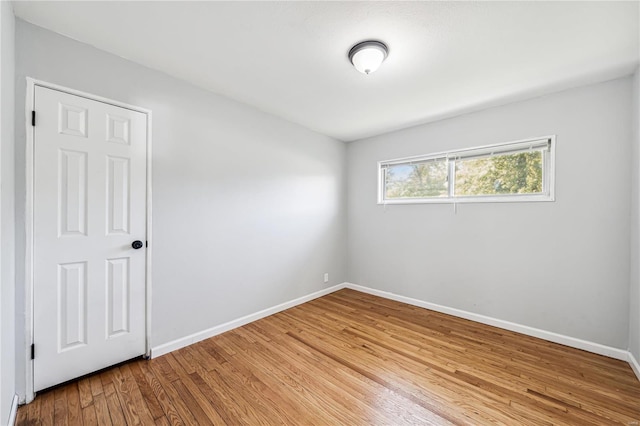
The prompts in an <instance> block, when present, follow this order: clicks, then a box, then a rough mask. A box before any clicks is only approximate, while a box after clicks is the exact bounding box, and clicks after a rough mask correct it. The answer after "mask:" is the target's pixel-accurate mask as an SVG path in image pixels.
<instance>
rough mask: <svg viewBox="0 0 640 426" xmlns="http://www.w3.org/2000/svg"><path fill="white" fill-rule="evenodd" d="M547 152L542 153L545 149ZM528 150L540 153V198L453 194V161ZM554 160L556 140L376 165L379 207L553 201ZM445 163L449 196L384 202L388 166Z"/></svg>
mask: <svg viewBox="0 0 640 426" xmlns="http://www.w3.org/2000/svg"><path fill="white" fill-rule="evenodd" d="M545 144H546V145H547V146H548V148H547V149H544V148H543V147H544V145H545ZM529 149H538V150H542V152H543V156H542V193H541V194H503V195H472V196H456V195H454V190H455V161H456V160H465V159H471V158H479V157H484V156H491V155H498V154H507V153H510V152H513V153H516V152H524V151H526V150H529ZM555 158H556V136H555V135H551V136H543V137H540V138H532V139H523V140H519V141H513V142H506V143H499V144H494V145H485V146H480V147H474V148H465V149H458V150H452V151H445V152H437V153H433V154H428V155H419V156H413V157H404V158H396V159H393V160H385V161H379V162H378V204H434V203H435V204H442V203H518V202H538V201H555V175H556V169H555V163H556V161H555ZM443 159H444V160H446V161H448V162H449V164H448V179H449V186H448V193H447V196H446V197H429V198H392V199H385V180H386V168H387V166H394V165H399V164H415V163H421V162H427V161H434V160H443Z"/></svg>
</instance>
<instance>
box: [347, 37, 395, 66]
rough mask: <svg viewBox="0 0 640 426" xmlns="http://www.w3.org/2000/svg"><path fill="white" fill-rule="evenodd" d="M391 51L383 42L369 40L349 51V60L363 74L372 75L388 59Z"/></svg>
mask: <svg viewBox="0 0 640 426" xmlns="http://www.w3.org/2000/svg"><path fill="white" fill-rule="evenodd" d="M388 53H389V49H387V45H386V44H384V43H382V42H381V41H375V40H367V41H363V42H361V43H358V44H356V45H355V46H353V47H352V48H351V50H349V60H350V61H351V63H352V64H353V66H354V67H355V68H356V69H357V70H358V71H360V72H361V73H363V74H371V73H372V72H374V71H375V70H377V69H378V68H379V67H380V65H381V64H382V62H383V61H384V60H385V59H387V54H388Z"/></svg>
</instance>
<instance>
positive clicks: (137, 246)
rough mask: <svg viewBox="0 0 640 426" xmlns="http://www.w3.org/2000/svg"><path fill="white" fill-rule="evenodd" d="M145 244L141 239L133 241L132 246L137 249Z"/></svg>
mask: <svg viewBox="0 0 640 426" xmlns="http://www.w3.org/2000/svg"><path fill="white" fill-rule="evenodd" d="M143 245H144V244H142V241H140V240H135V241H134V242H132V243H131V247H133V248H134V249H136V250H138V249H140V248H142V246H143Z"/></svg>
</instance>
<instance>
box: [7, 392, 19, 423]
mask: <svg viewBox="0 0 640 426" xmlns="http://www.w3.org/2000/svg"><path fill="white" fill-rule="evenodd" d="M17 415H18V395H13V401H12V402H11V411H9V420H8V421H7V426H14V425H15V424H16V416H17Z"/></svg>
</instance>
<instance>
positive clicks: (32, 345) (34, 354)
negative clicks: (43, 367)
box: [31, 343, 36, 359]
mask: <svg viewBox="0 0 640 426" xmlns="http://www.w3.org/2000/svg"><path fill="white" fill-rule="evenodd" d="M35 357H36V345H34V344H33V343H32V344H31V359H35Z"/></svg>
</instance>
